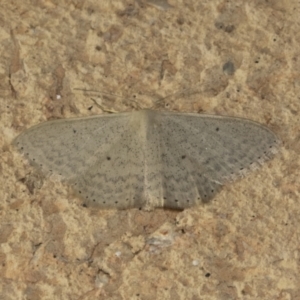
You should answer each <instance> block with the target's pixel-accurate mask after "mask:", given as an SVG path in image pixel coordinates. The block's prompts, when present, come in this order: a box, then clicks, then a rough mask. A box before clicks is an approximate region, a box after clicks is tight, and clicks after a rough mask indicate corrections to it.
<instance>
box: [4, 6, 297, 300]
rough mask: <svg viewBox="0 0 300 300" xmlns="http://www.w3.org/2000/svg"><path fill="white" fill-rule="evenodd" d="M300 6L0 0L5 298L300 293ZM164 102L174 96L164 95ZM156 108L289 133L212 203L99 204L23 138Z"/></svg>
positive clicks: (281, 297) (279, 299)
mask: <svg viewBox="0 0 300 300" xmlns="http://www.w3.org/2000/svg"><path fill="white" fill-rule="evenodd" d="M299 16H300V4H299V1H292V0H291V1H276V0H274V1H261V0H257V1H241V0H237V1H197V0H188V1H175V0H173V1H172V0H168V2H167V1H164V0H161V1H160V0H157V1H150V0H149V1H141V0H140V1H134V0H131V1H129V0H128V1H127V0H123V1H118V0H114V1H96V0H94V1H93V0H87V1H75V0H73V1H71V0H69V1H68V0H62V1H56V0H44V1H42V0H41V1H38V0H36V1H33V0H32V1H30V0H25V1H24V0H22V1H20V0H16V1H8V0H1V10H0V25H1V26H0V51H1V55H0V104H1V105H0V122H1V123H0V132H1V134H0V174H1V175H0V299H5V300H10V299H13V300H15V299H30V300H38V299H49V300H50V299H51V300H53V299H80V300H83V299H142V300H146V299H149V300H150V299H151V300H153V299H159V300H161V299H162V300H164V299H172V300H176V299H192V300H198V299H199V300H200V299H201V300H202V299H203V300H204V299H205V300H209V299H211V300H213V299H224V300H225V299H226V300H227V299H276V300H290V299H293V300H294V299H300V288H299V287H300V280H299V272H300V270H299V263H300V247H299V241H300V226H299V225H300V201H299V194H300V179H299V178H300V176H299V166H300V158H299V146H300V117H299V112H300V59H299V53H300V46H299V45H300V23H299ZM165 97H167V98H165ZM150 107H154V108H157V109H168V110H173V111H180V112H199V113H201V112H203V113H209V114H221V115H232V116H240V117H245V118H249V119H252V120H255V121H258V122H260V123H262V124H265V125H267V126H268V127H269V128H271V129H272V130H273V131H274V132H276V133H277V135H278V136H279V137H280V138H281V139H282V142H283V145H282V149H281V152H280V153H279V154H278V155H277V156H276V157H275V159H273V160H272V161H270V162H269V163H267V164H266V165H264V166H263V167H262V168H261V169H260V170H258V171H256V172H254V173H252V174H250V175H249V176H247V177H246V178H244V179H242V180H239V181H238V182H235V183H233V184H231V185H228V186H226V187H224V189H223V190H222V192H221V193H219V194H218V195H217V196H216V197H215V199H214V200H213V201H212V202H211V203H210V204H208V205H201V206H199V207H195V208H192V209H186V210H184V211H182V212H180V211H168V210H155V211H151V212H144V211H139V210H136V209H131V210H125V211H114V210H111V211H105V210H103V211H99V210H94V209H90V208H85V207H83V206H82V203H81V201H80V199H78V198H76V197H75V196H74V195H73V194H72V192H71V191H70V190H69V188H68V186H66V185H63V184H61V183H60V182H58V181H57V180H55V179H53V178H44V177H42V176H41V175H40V174H39V173H38V172H36V171H35V170H34V169H33V168H32V167H31V166H29V165H28V163H27V162H26V160H25V159H24V158H23V157H22V156H21V155H19V153H17V151H16V150H15V149H14V148H13V147H12V146H11V141H12V140H13V138H14V137H16V136H17V135H18V134H19V133H20V132H21V131H23V130H25V129H26V128H29V127H30V126H32V125H34V124H37V123H40V122H42V121H45V120H49V119H54V118H67V117H75V116H77V117H78V116H90V115H94V114H100V113H104V112H119V111H132V110H136V109H141V108H150Z"/></svg>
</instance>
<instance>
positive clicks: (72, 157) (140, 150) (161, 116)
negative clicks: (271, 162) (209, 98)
mask: <svg viewBox="0 0 300 300" xmlns="http://www.w3.org/2000/svg"><path fill="white" fill-rule="evenodd" d="M14 145H15V146H16V147H17V148H18V149H19V151H21V152H22V153H23V154H24V155H25V156H26V157H27V158H28V160H29V161H30V162H31V163H33V164H34V165H35V166H37V167H39V168H40V169H41V170H42V171H43V172H44V173H45V174H49V173H54V174H59V175H61V177H62V178H63V179H64V181H66V182H67V183H69V184H70V185H71V186H72V188H73V189H74V191H75V192H76V193H77V194H78V195H80V197H81V198H82V199H83V200H84V203H85V204H86V205H87V206H89V205H93V206H98V207H100V208H104V209H105V208H119V209H125V208H131V207H137V208H143V209H147V210H149V209H153V208H155V207H167V208H173V209H184V208H187V207H190V206H193V205H195V204H198V203H201V202H208V201H209V200H210V199H212V197H213V196H214V195H215V194H216V193H217V192H218V191H219V190H220V188H221V187H222V185H223V184H225V183H227V182H228V181H232V180H234V179H236V178H238V177H240V176H242V175H243V174H245V172H246V171H247V170H251V169H255V168H256V167H257V166H259V165H260V164H262V163H263V162H264V161H266V160H268V159H270V158H271V157H272V156H273V154H275V153H276V151H277V148H278V145H279V139H278V138H277V136H276V135H275V134H274V133H273V132H272V131H271V130H269V129H268V128H267V127H265V126H262V125H260V124H258V123H256V122H253V121H250V120H247V119H241V118H233V117H224V116H213V115H202V114H192V113H175V112H161V111H153V110H141V111H137V112H128V113H119V114H108V115H105V114H104V115H97V116H92V117H84V118H73V119H61V120H55V121H48V122H45V123H42V124H39V125H36V126H33V127H32V128H29V129H28V130H26V131H24V132H23V133H21V134H20V135H19V136H18V137H17V138H16V139H15V140H14Z"/></svg>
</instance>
